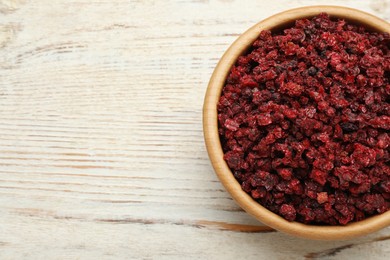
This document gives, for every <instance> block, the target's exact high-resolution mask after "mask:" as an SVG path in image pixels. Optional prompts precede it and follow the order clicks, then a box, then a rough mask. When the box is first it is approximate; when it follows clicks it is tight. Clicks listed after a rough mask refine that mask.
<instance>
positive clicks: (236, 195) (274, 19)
mask: <svg viewBox="0 0 390 260" xmlns="http://www.w3.org/2000/svg"><path fill="white" fill-rule="evenodd" d="M321 12H326V13H328V14H329V15H330V16H331V18H342V19H345V20H346V21H348V22H350V23H355V24H360V25H364V26H365V27H366V28H368V29H369V30H372V31H378V32H390V24H389V23H387V22H386V21H384V20H381V19H380V18H377V17H375V16H373V15H370V14H368V13H365V12H362V11H359V10H355V9H351V8H346V7H338V6H309V7H302V8H297V9H292V10H288V11H285V12H282V13H279V14H276V15H274V16H271V17H269V18H267V19H265V20H263V21H261V22H259V23H258V24H256V25H254V26H253V27H252V28H250V29H249V30H247V31H246V32H245V33H243V34H242V35H241V36H240V37H239V38H238V39H237V40H236V41H235V42H234V43H233V44H232V45H231V46H230V47H229V49H228V50H227V51H226V52H225V54H224V55H223V57H222V58H221V60H220V61H219V63H218V65H217V67H216V68H215V70H214V73H213V75H212V77H211V79H210V82H209V85H208V88H207V92H206V96H205V101H204V107H203V130H204V137H205V143H206V147H207V151H208V154H209V157H210V160H211V163H212V165H213V168H214V170H215V172H216V174H217V176H218V178H219V179H220V181H221V183H222V184H223V185H224V187H225V188H226V190H227V191H228V192H229V193H230V194H231V196H232V197H233V199H234V200H235V201H236V202H237V203H238V204H239V205H240V206H241V207H242V208H243V209H244V210H245V211H246V212H248V213H249V214H251V215H252V216H254V217H255V218H256V219H258V220H259V221H261V222H263V223H264V224H266V225H268V226H270V227H273V228H275V229H277V230H280V231H284V232H286V233H289V234H292V235H295V236H299V237H305V238H310V239H318V240H337V239H349V238H353V237H357V236H361V235H365V234H368V233H371V232H374V231H377V230H379V229H381V228H384V227H387V226H389V225H390V211H387V212H386V213H383V214H380V215H376V216H373V217H370V218H367V219H365V220H363V221H359V222H353V223H350V224H348V225H346V226H319V225H305V224H302V223H298V222H289V221H287V220H285V219H284V218H282V217H280V216H278V215H277V214H275V213H273V212H271V211H269V210H268V209H266V208H264V207H263V206H261V205H260V204H259V203H257V202H256V201H255V200H253V199H252V198H251V197H250V196H249V195H248V194H247V193H245V192H244V191H243V190H242V189H241V186H240V184H239V183H238V181H237V180H236V179H235V178H234V176H233V174H232V172H231V171H230V169H229V167H228V166H227V164H226V162H225V161H224V159H223V151H222V147H221V143H220V139H219V135H218V121H217V103H218V100H219V97H220V94H221V91H222V88H223V86H224V84H225V80H226V77H227V75H228V73H229V71H230V68H231V67H232V66H233V64H234V63H235V62H236V59H237V58H238V56H240V55H241V54H243V53H244V52H245V51H247V50H248V48H249V47H250V46H251V45H252V43H253V42H254V41H255V40H256V38H257V37H258V35H259V33H260V31H262V30H271V31H273V32H275V31H279V30H281V29H284V28H287V27H289V26H291V25H292V24H293V23H294V21H295V20H297V19H301V18H311V17H313V16H315V15H318V14H319V13H321Z"/></svg>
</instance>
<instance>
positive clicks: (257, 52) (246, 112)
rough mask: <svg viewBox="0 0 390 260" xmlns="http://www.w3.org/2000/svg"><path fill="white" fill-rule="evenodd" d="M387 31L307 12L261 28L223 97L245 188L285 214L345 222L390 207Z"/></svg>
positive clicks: (223, 121)
mask: <svg viewBox="0 0 390 260" xmlns="http://www.w3.org/2000/svg"><path fill="white" fill-rule="evenodd" d="M389 46H390V36H389V34H388V33H375V32H368V31H366V30H365V28H362V27H359V26H356V25H352V24H348V23H347V22H345V21H343V20H337V21H333V20H331V19H330V18H329V16H328V15H327V14H320V15H318V16H316V17H314V18H312V19H310V20H309V19H302V20H297V21H296V22H295V26H293V27H291V28H287V29H285V30H283V31H281V32H278V33H271V32H270V31H262V32H261V33H260V35H259V37H258V39H257V40H256V41H255V42H254V43H253V45H252V47H251V48H250V49H249V51H248V52H247V53H246V54H244V55H242V56H241V57H239V58H238V60H237V62H236V64H235V65H234V66H233V67H232V68H231V71H230V73H229V75H228V77H227V79H226V84H225V86H224V88H223V90H222V93H221V97H220V100H219V103H218V107H217V109H218V123H219V134H220V137H221V143H222V147H223V151H224V154H225V155H224V159H225V161H226V162H227V164H228V166H229V167H230V169H231V170H232V172H233V173H234V176H235V178H236V179H237V180H238V181H239V182H240V183H241V186H242V189H243V190H244V191H245V192H247V193H248V194H250V195H251V196H252V197H253V198H254V199H255V200H256V201H258V202H259V203H260V204H261V205H263V206H264V207H266V208H268V209H269V210H271V211H273V212H275V213H277V214H279V215H281V216H283V217H284V218H285V219H287V220H289V221H293V220H294V221H299V222H303V223H308V224H321V225H345V224H347V223H349V222H351V221H359V220H363V219H365V218H367V217H370V216H372V215H375V214H379V213H383V212H385V211H387V210H389V206H390V201H389V200H390V166H389V164H390V151H389V149H390V137H389V130H390V104H389V103H388V101H389V100H390V98H389V95H390V82H389V76H390V54H389Z"/></svg>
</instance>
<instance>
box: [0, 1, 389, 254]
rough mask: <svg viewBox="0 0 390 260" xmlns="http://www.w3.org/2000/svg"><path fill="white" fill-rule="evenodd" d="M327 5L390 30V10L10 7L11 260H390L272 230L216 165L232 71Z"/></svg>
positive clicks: (0, 46) (4, 198)
mask: <svg viewBox="0 0 390 260" xmlns="http://www.w3.org/2000/svg"><path fill="white" fill-rule="evenodd" d="M311 4H336V5H345V6H350V7H355V8H359V9H361V10H365V11H368V12H370V13H373V14H375V15H377V16H379V17H382V18H384V19H386V20H390V1H388V0H371V1H355V0H345V1H335V0H317V1H310V0H301V1H299V0H297V1H289V0H282V1H260V0H253V1H238V0H236V1H234V0H225V1H222V0H221V1H207V0H182V1H179V0H178V1H152V0H145V1H131V0H130V1H129V0H111V1H105V0H94V1H90V0H78V1H69V0H39V1H33V0H0V259H23V258H25V259H129V258H130V259H190V258H192V259H194V258H195V259H239V258H242V259H267V258H268V259H304V258H306V259H317V258H319V259H389V258H390V247H389V246H390V229H389V228H387V229H384V230H382V231H380V232H377V233H375V234H372V235H370V236H367V237H363V238H360V239H356V240H352V241H342V242H340V241H339V242H318V241H308V240H303V239H297V238H293V237H290V236H287V235H284V234H281V233H279V232H273V231H271V230H269V228H267V227H264V226H262V225H261V224H260V223H258V222H257V221H255V220H254V219H252V218H251V217H250V216H248V215H247V214H246V213H245V212H243V211H242V210H241V209H240V208H239V207H238V206H237V205H236V204H235V203H234V202H233V201H232V200H231V198H230V196H229V195H228V194H227V193H226V192H225V191H224V189H223V187H222V186H221V185H220V183H219V182H218V180H217V178H216V176H215V174H214V172H213V170H212V168H211V166H210V163H209V161H208V158H207V154H206V151H205V147H204V144H203V137H202V127H201V109H202V102H203V95H204V93H205V89H206V86H207V82H208V79H209V77H210V75H211V73H212V71H213V68H214V66H215V65H216V62H217V61H218V59H219V57H220V56H221V55H222V54H223V52H224V51H225V50H226V48H227V47H228V46H229V45H230V44H231V43H232V42H233V41H234V39H235V38H236V37H237V36H238V35H239V34H240V33H241V32H243V31H244V30H246V29H247V28H249V27H250V26H251V25H253V24H254V23H256V22H258V21H260V20H261V19H264V18H266V17H267V16H269V15H272V14H274V13H277V12H279V11H282V10H285V9H288V8H292V7H298V6H304V5H311Z"/></svg>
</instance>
